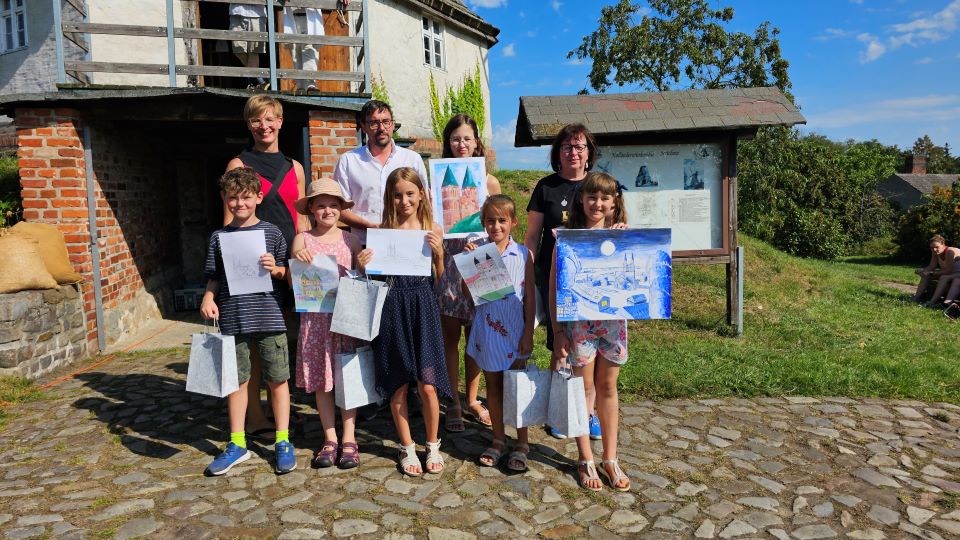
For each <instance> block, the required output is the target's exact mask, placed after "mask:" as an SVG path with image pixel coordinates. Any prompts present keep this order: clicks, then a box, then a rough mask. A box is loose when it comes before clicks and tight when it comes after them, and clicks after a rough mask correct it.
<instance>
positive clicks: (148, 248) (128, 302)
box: [15, 108, 179, 350]
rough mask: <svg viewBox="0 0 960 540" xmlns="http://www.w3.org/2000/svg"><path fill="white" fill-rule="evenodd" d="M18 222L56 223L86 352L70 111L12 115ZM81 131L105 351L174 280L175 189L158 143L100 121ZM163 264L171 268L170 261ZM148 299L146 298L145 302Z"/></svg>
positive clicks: (82, 225) (76, 116) (89, 318)
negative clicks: (90, 183)
mask: <svg viewBox="0 0 960 540" xmlns="http://www.w3.org/2000/svg"><path fill="white" fill-rule="evenodd" d="M15 124H16V126H17V141H18V149H17V156H18V159H19V166H20V178H21V180H20V183H21V187H22V196H23V208H24V219H25V220H27V221H37V222H46V223H52V224H54V225H57V227H59V228H60V230H61V232H63V234H64V240H65V241H66V243H67V251H68V252H69V254H70V260H71V262H72V263H73V265H74V268H76V270H77V272H79V273H80V274H81V276H83V284H82V288H81V293H82V298H83V311H84V318H85V327H86V331H87V340H88V343H89V344H90V348H91V350H96V311H95V304H94V292H93V286H92V284H93V257H92V255H91V253H90V249H89V243H90V235H89V229H88V227H89V220H88V212H87V200H86V170H85V167H86V162H85V160H84V157H83V141H82V138H81V137H82V135H81V130H82V127H81V114H80V113H79V112H78V111H76V110H73V109H43V108H35V109H26V108H20V109H17V110H16V119H15ZM87 125H88V126H89V127H90V128H91V138H92V144H91V146H92V150H93V168H94V182H95V185H94V195H95V200H96V220H97V221H96V222H97V228H98V237H99V240H98V248H99V254H100V272H101V276H100V277H101V281H100V286H101V290H102V292H103V307H104V322H105V331H106V339H107V343H108V344H109V343H113V342H115V341H116V340H117V339H119V338H120V337H121V336H122V335H123V334H125V333H126V332H130V331H133V330H135V329H136V328H137V327H138V326H140V324H141V323H142V322H143V321H144V320H145V319H148V318H153V317H159V315H160V307H162V306H163V304H164V302H165V301H170V299H169V298H166V297H167V296H170V295H171V294H170V293H169V291H165V290H164V288H165V285H166V284H167V281H168V280H169V279H171V276H175V275H179V267H178V265H179V257H178V256H177V254H178V253H179V247H178V245H177V233H178V230H177V229H178V222H177V220H174V219H169V218H170V216H171V215H175V212H176V210H175V206H173V205H175V200H176V190H175V188H174V185H175V184H174V183H173V181H172V179H171V178H172V177H170V176H169V172H168V169H169V166H166V165H164V163H165V160H163V159H162V158H161V156H160V155H158V153H157V148H158V146H159V145H158V141H152V140H150V139H149V137H148V136H147V135H145V134H144V133H145V132H146V131H147V130H142V131H137V132H135V136H131V133H130V132H129V128H126V129H125V128H123V127H118V126H115V125H113V124H112V123H111V122H109V121H107V120H103V119H97V120H93V121H90V122H88V123H87ZM171 256H173V257H172V260H170V259H171ZM151 292H153V293H155V294H150V293H151Z"/></svg>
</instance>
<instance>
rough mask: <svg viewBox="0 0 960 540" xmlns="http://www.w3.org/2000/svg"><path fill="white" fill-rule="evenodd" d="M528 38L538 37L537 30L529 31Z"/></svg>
mask: <svg viewBox="0 0 960 540" xmlns="http://www.w3.org/2000/svg"><path fill="white" fill-rule="evenodd" d="M526 36H527V37H528V38H534V37H537V31H536V30H528V31H527V34H526Z"/></svg>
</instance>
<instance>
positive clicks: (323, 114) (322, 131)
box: [308, 111, 360, 182]
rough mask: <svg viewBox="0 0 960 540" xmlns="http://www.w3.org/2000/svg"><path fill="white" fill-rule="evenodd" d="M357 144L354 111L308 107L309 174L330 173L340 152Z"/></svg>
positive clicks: (320, 174) (326, 174)
mask: <svg viewBox="0 0 960 540" xmlns="http://www.w3.org/2000/svg"><path fill="white" fill-rule="evenodd" d="M357 146H360V142H359V140H358V139H357V115H356V114H355V113H352V112H342V111H310V178H314V177H317V176H331V177H332V176H333V169H334V168H335V167H336V165H337V160H338V159H340V154H342V153H344V152H346V151H348V150H352V149H354V148H356V147H357ZM308 182H309V179H308Z"/></svg>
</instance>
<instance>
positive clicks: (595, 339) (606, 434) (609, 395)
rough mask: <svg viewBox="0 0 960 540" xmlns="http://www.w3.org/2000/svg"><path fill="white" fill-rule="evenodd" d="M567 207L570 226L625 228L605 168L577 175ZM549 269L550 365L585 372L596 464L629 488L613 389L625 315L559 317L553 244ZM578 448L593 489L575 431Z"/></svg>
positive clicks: (581, 475)
mask: <svg viewBox="0 0 960 540" xmlns="http://www.w3.org/2000/svg"><path fill="white" fill-rule="evenodd" d="M572 206H573V208H572V209H571V211H570V220H569V222H568V228H570V229H623V228H625V227H626V222H627V213H626V210H625V209H624V204H623V194H622V193H621V186H620V183H619V182H617V180H616V179H615V178H614V177H612V176H610V175H609V174H605V173H590V174H588V175H587V177H586V178H585V179H584V180H583V181H581V183H580V187H579V190H578V191H577V192H576V194H575V196H574V201H573V205H572ZM552 260H553V264H552V268H551V269H550V315H551V317H550V319H551V321H552V322H551V324H552V325H553V336H554V338H553V356H552V358H551V361H550V363H551V368H553V369H558V367H559V366H560V364H562V363H563V362H565V361H567V358H570V360H569V362H570V363H571V364H572V367H573V373H574V375H576V376H578V377H583V386H584V390H585V391H586V394H587V403H588V404H589V403H590V401H591V400H590V397H591V396H592V395H594V394H595V395H596V407H597V416H598V417H599V419H600V428H601V431H602V434H601V440H602V442H603V462H602V463H601V465H602V466H601V468H600V470H601V471H602V472H603V473H604V476H606V477H607V481H608V483H609V485H610V487H611V488H613V489H614V490H616V491H627V490H629V489H630V478H628V477H627V475H626V474H624V472H623V470H622V469H621V468H620V464H619V462H618V460H617V430H618V428H619V425H618V424H619V421H620V411H619V409H620V399H619V396H618V395H617V377H619V375H620V366H621V365H623V364H624V363H625V362H626V361H627V321H625V320H613V321H576V322H558V321H557V304H556V299H557V265H556V261H557V250H556V248H554V250H553V258H552ZM576 440H577V450H578V452H579V454H580V456H579V460H578V466H577V475H578V481H579V483H580V486H581V487H583V488H585V489H589V490H591V491H600V490H601V489H603V483H602V482H601V481H600V476H599V475H598V474H597V466H596V464H595V463H594V461H593V449H591V448H590V436H589V435H583V436H581V437H577V438H576Z"/></svg>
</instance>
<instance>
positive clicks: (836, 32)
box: [813, 28, 853, 41]
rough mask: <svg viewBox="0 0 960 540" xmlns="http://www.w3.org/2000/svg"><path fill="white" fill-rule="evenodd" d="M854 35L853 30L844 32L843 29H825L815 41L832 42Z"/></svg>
mask: <svg viewBox="0 0 960 540" xmlns="http://www.w3.org/2000/svg"><path fill="white" fill-rule="evenodd" d="M851 35H853V31H852V30H844V29H842V28H824V29H823V32H822V33H821V34H820V35H818V36H815V37H814V38H813V39H815V40H817V41H830V40H832V39H840V38H845V37H847V36H851Z"/></svg>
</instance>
